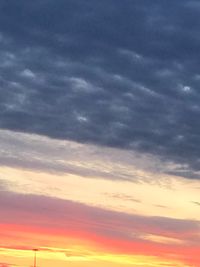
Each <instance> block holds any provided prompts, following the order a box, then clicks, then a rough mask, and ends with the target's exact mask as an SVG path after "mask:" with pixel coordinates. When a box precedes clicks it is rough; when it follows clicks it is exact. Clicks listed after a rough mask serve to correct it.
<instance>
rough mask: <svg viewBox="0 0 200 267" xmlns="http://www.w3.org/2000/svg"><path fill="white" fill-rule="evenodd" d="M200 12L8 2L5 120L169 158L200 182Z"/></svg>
mask: <svg viewBox="0 0 200 267" xmlns="http://www.w3.org/2000/svg"><path fill="white" fill-rule="evenodd" d="M122 9H123V12H121V10H122ZM199 12H200V8H199V5H197V2H196V1H191V3H190V4H189V7H188V1H186V0H185V1H181V2H176V3H174V4H173V6H169V4H168V2H167V1H162V2H161V1H154V2H153V3H152V2H147V1H145V0H142V1H140V2H139V3H138V1H130V0H125V1H123V3H122V1H119V0H117V1H116V0H115V1H114V0H110V1H105V0H103V1H101V3H100V2H99V1H94V0H89V1H87V3H85V2H83V1H80V0H76V1H72V0H70V1H67V2H66V1H64V0H61V1H59V3H55V1H52V0H48V1H46V0H45V1H41V0H36V1H34V3H33V2H30V1H25V0H19V1H17V2H16V3H13V1H10V0H8V1H7V0H3V1H1V3H0V25H1V27H0V57H1V63H0V71H1V77H0V127H1V128H4V129H11V130H17V131H22V132H29V133H37V134H42V135H47V136H50V137H53V138H57V139H67V140H74V141H78V142H81V143H93V144H98V145H103V146H110V147H120V148H123V149H129V150H137V151H141V152H148V153H151V154H156V155H160V156H161V158H162V159H163V160H171V161H174V162H176V163H181V164H186V165H187V166H188V167H187V171H186V172H185V176H186V177H189V178H197V179H199V174H198V173H196V172H198V171H199V160H198V159H199V156H200V154H199V149H198V147H199V143H200V137H199V123H198V122H199V114H200V107H199V101H200V95H199V90H198V88H199V62H198V59H197V57H196V55H197V54H199V52H200V51H199V49H200V48H199V47H200V45H199V38H198V33H199V26H200V19H199ZM111 14H112V15H111ZM35 17H37V18H38V19H37V20H35ZM179 174H180V173H179V171H178V170H177V175H179Z"/></svg>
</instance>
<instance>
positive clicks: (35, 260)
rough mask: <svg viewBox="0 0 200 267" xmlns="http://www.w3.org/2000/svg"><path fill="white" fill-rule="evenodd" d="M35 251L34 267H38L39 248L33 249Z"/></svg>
mask: <svg viewBox="0 0 200 267" xmlns="http://www.w3.org/2000/svg"><path fill="white" fill-rule="evenodd" d="M33 251H34V265H33V266H34V267H36V263H37V251H38V249H37V248H34V249H33Z"/></svg>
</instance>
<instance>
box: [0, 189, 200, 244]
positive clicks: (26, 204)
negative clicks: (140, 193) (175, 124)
mask: <svg viewBox="0 0 200 267" xmlns="http://www.w3.org/2000/svg"><path fill="white" fill-rule="evenodd" d="M0 201H1V208H0V213H1V224H2V225H4V224H5V225H10V224H14V225H18V226H22V229H23V228H24V227H36V229H37V227H39V228H42V229H43V228H45V229H46V230H47V231H48V232H52V233H57V234H58V235H59V234H61V235H63V234H64V235H66V234H70V233H73V234H74V235H76V234H75V233H76V232H77V235H78V234H80V233H82V234H83V233H84V232H85V233H88V234H89V235H90V236H91V237H92V236H93V237H94V238H95V236H97V237H99V238H100V237H102V238H106V237H108V238H111V239H113V240H116V241H117V240H121V241H131V240H132V241H134V240H135V239H136V240H140V236H141V237H142V235H146V234H152V235H158V236H163V237H169V238H170V237H171V238H176V239H179V240H181V241H184V242H192V240H193V239H194V240H196V233H197V232H198V231H199V227H200V224H199V221H195V220H183V219H172V218H167V217H158V216H142V215H134V214H126V213H123V212H116V211H110V210H106V209H102V208H97V207H92V206H88V205H85V204H80V203H76V202H73V201H68V200H61V199H57V198H51V197H45V196H36V195H22V194H16V193H11V192H2V193H1V195H0ZM54 218H56V220H54ZM24 229H25V228H24ZM80 236H81V235H80ZM140 241H142V238H141V240H140Z"/></svg>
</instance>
